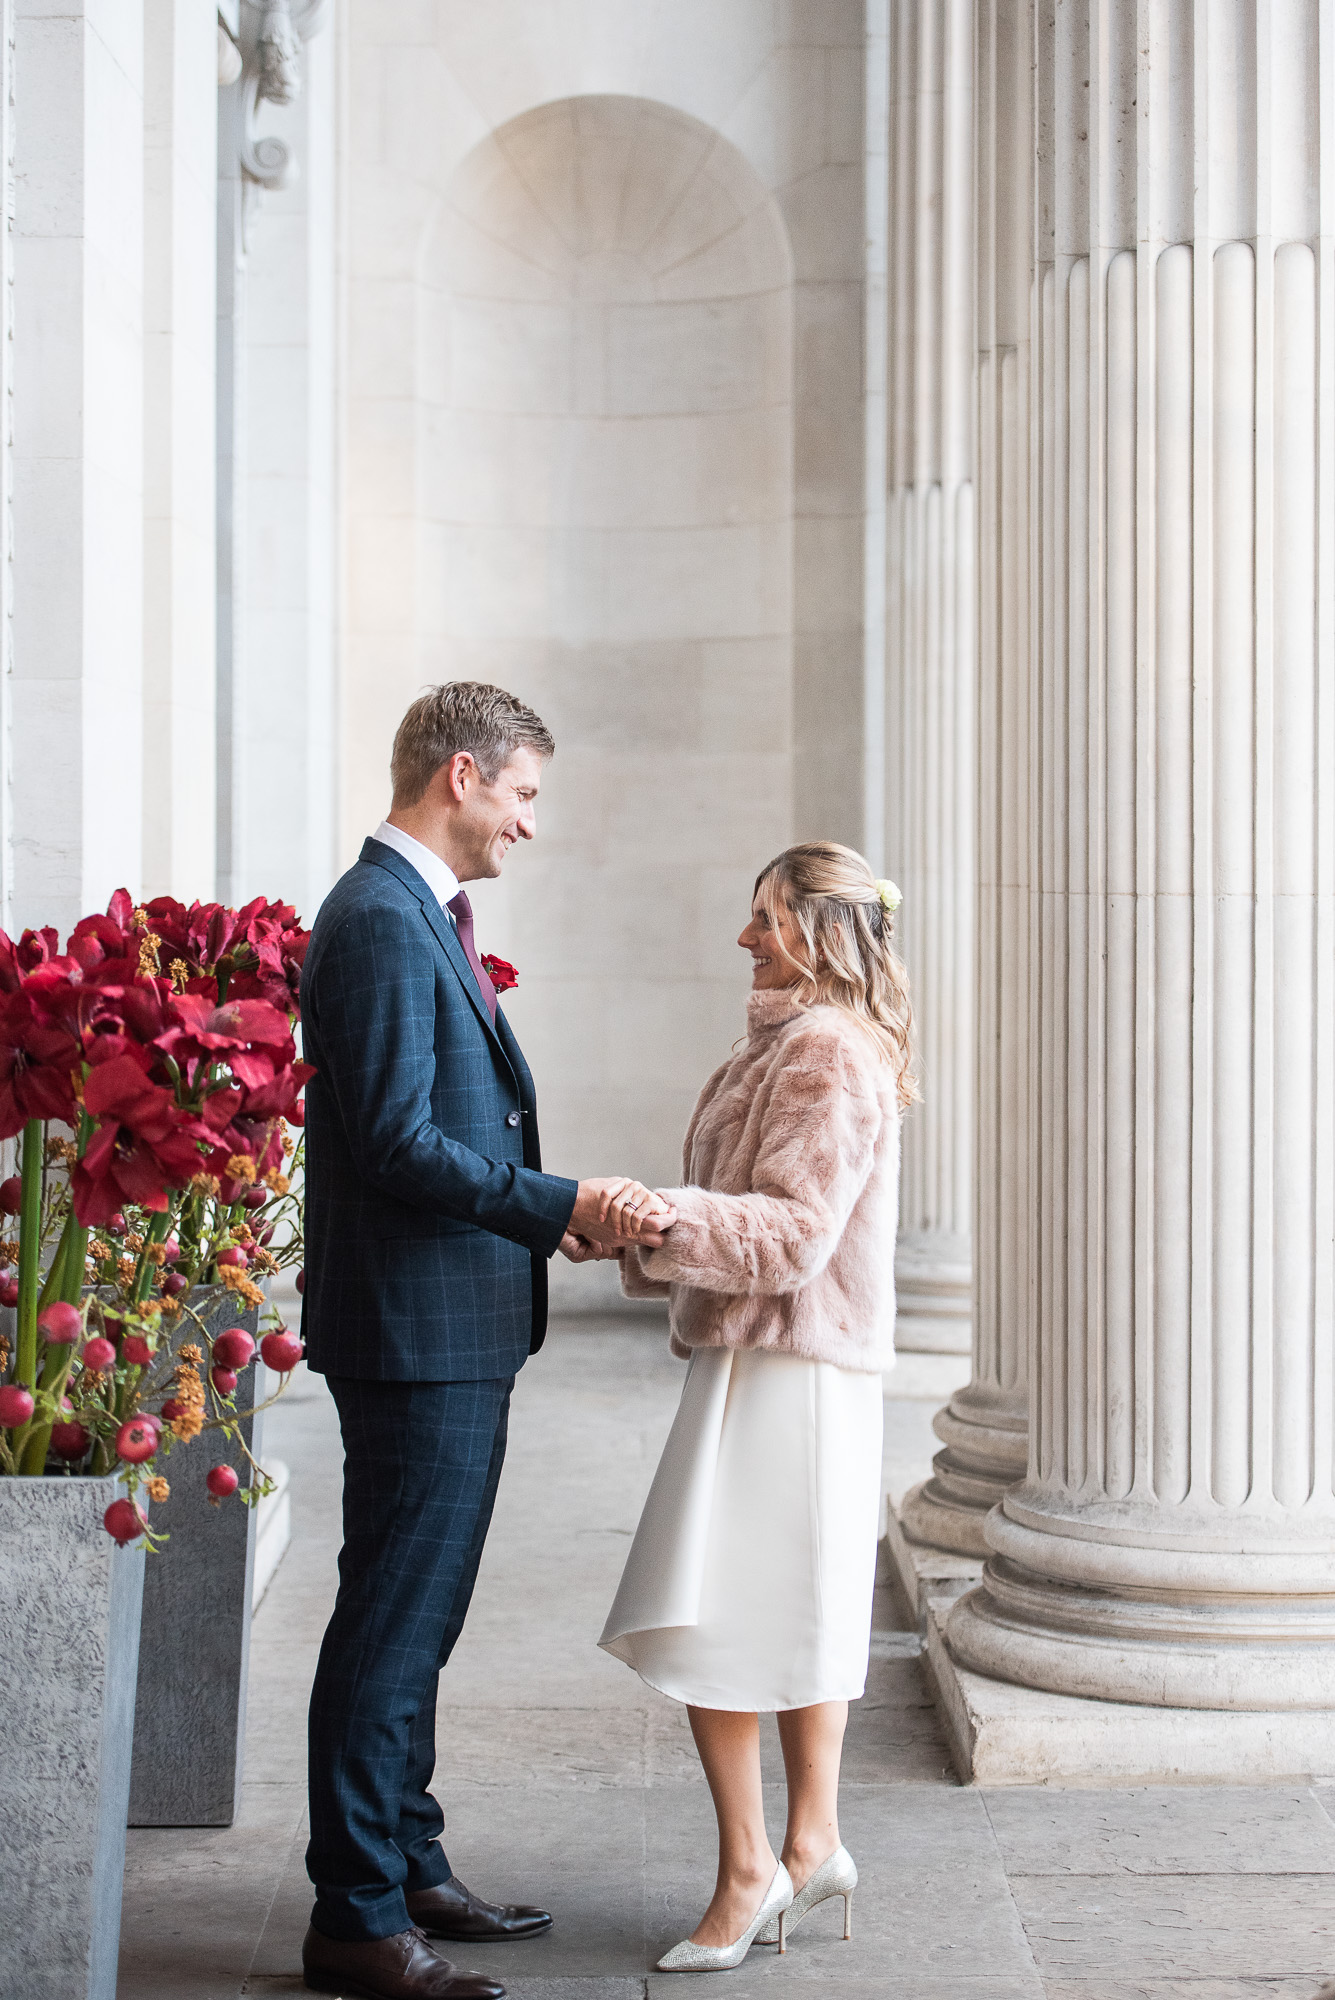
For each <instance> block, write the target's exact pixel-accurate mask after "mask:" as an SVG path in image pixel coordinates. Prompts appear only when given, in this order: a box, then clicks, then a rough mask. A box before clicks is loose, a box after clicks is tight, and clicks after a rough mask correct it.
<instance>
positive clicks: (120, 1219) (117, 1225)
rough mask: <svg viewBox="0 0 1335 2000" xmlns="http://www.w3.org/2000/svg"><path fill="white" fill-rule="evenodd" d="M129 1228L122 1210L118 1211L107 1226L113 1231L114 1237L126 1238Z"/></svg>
mask: <svg viewBox="0 0 1335 2000" xmlns="http://www.w3.org/2000/svg"><path fill="white" fill-rule="evenodd" d="M127 1227H128V1225H127V1223H126V1220H125V1217H124V1216H123V1215H122V1214H121V1212H120V1210H119V1209H117V1210H116V1213H115V1214H114V1215H113V1216H112V1218H111V1220H110V1222H109V1223H108V1224H107V1228H108V1229H109V1230H110V1231H111V1233H112V1234H113V1235H114V1236H124V1234H125V1231H126V1228H127Z"/></svg>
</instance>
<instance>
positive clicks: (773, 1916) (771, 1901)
mask: <svg viewBox="0 0 1335 2000" xmlns="http://www.w3.org/2000/svg"><path fill="white" fill-rule="evenodd" d="M792 1900H793V1885H792V1882H791V1881H790V1879H789V1876H788V1870H787V1869H786V1868H785V1867H784V1865H783V1863H782V1861H781V1862H780V1863H779V1865H778V1867H777V1868H776V1869H775V1871H774V1880H773V1881H772V1882H771V1883H770V1885H769V1887H768V1889H766V1891H765V1897H764V1901H763V1902H762V1903H761V1905H760V1908H759V1909H758V1910H757V1911H756V1913H755V1915H754V1917H753V1918H752V1919H751V1922H750V1923H749V1924H748V1925H747V1927H746V1929H745V1930H744V1931H743V1932H742V1934H741V1936H740V1937H739V1938H738V1939H737V1941H736V1943H735V1944H719V1945H713V1944H692V1943H691V1941H690V1939H689V1938H687V1939H685V1940H684V1941H683V1942H682V1943H681V1944H674V1945H673V1947H672V1949H671V1951H665V1952H664V1953H663V1956H662V1957H661V1958H660V1959H659V1961H658V1964H657V1966H656V1967H655V1971H657V1972H732V1971H734V1970H735V1968H736V1967H737V1966H739V1965H740V1964H741V1962H742V1960H743V1959H744V1958H745V1957H746V1954H747V1952H748V1951H750V1949H751V1946H752V1945H753V1944H754V1943H755V1937H756V1932H757V1931H758V1930H761V1929H762V1928H763V1927H764V1926H765V1925H771V1926H772V1927H773V1930H774V1935H775V1937H776V1938H778V1940H779V1949H780V1951H782V1950H783V1941H784V1922H785V1919H786V1918H787V1915H788V1905H789V1904H790V1903H791V1902H792Z"/></svg>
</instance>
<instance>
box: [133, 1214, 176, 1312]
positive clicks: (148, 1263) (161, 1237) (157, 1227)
mask: <svg viewBox="0 0 1335 2000" xmlns="http://www.w3.org/2000/svg"><path fill="white" fill-rule="evenodd" d="M171 1227H172V1212H171V1204H170V1203H168V1205H167V1207H166V1208H164V1209H163V1211H162V1213H161V1214H160V1215H155V1216H154V1217H153V1220H152V1222H151V1223H150V1224H149V1228H148V1235H147V1236H146V1237H145V1238H144V1247H143V1249H142V1250H141V1251H140V1252H139V1262H138V1265H137V1266H136V1268H135V1274H134V1288H133V1290H132V1291H131V1293H130V1302H131V1304H132V1305H136V1306H138V1305H142V1304H143V1302H144V1300H145V1299H146V1298H147V1297H148V1294H149V1290H150V1288H151V1286H152V1283H153V1273H154V1272H155V1271H156V1270H157V1268H158V1267H157V1265H156V1264H155V1263H154V1262H153V1260H152V1258H151V1257H149V1255H148V1254H147V1253H148V1250H149V1248H150V1246H151V1245H153V1244H155V1243H165V1242H166V1241H167V1238H168V1237H169V1236H170V1235H171Z"/></svg>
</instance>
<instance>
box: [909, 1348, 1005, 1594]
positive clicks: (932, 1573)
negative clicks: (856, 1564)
mask: <svg viewBox="0 0 1335 2000" xmlns="http://www.w3.org/2000/svg"><path fill="white" fill-rule="evenodd" d="M897 1372H898V1371H896V1373H897ZM896 1386H898V1385H897V1384H896ZM885 1515H886V1519H885V1546H886V1553H887V1555H888V1556H889V1558H890V1563H891V1568H892V1572H893V1575H894V1579H895V1583H896V1584H897V1585H898V1588H899V1591H900V1593H901V1595H902V1597H903V1599H904V1602H905V1604H907V1606H908V1608H909V1612H910V1614H911V1615H912V1616H913V1617H914V1618H915V1619H916V1620H917V1624H918V1629H919V1631H920V1632H925V1631H926V1630H927V1607H928V1605H929V1604H930V1603H931V1602H932V1600H933V1599H936V1600H937V1601H938V1602H940V1601H945V1602H947V1603H953V1602H954V1600H955V1599H956V1598H957V1597H963V1595H964V1593H965V1591H966V1590H972V1589H973V1587H974V1585H975V1584H976V1583H977V1582H978V1581H979V1579H980V1577H981V1576H982V1574H983V1562H982V1558H981V1556H957V1555H952V1554H951V1552H950V1550H949V1549H932V1548H927V1547H925V1546H924V1545H923V1543H921V1542H913V1541H910V1540H909V1538H908V1536H907V1535H906V1534H905V1533H904V1529H903V1526H902V1525H901V1523H900V1518H899V1509H898V1507H897V1506H896V1505H895V1503H894V1501H893V1500H891V1501H890V1502H889V1504H888V1505H887V1507H886V1510H885Z"/></svg>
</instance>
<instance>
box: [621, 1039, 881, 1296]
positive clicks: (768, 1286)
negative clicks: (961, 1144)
mask: <svg viewBox="0 0 1335 2000" xmlns="http://www.w3.org/2000/svg"><path fill="white" fill-rule="evenodd" d="M771 1039H772V1040H774V1041H778V1042H781V1045H782V1046H781V1052H780V1050H779V1049H777V1048H776V1049H775V1051H774V1053H775V1056H776V1057H778V1058H779V1059H778V1060H777V1061H772V1062H770V1063H767V1064H765V1065H764V1066H763V1068H762V1070H761V1073H760V1074H758V1075H756V1074H754V1073H753V1074H751V1075H749V1076H747V1077H746V1079H745V1086H746V1088H747V1090H750V1091H752V1092H753V1094H752V1096H751V1098H750V1102H749V1103H743V1104H739V1105H738V1107H737V1108H736V1110H737V1113H738V1114H740V1116H738V1115H734V1114H733V1113H732V1112H730V1108H729V1105H728V1102H727V1097H728V1080H729V1076H730V1070H727V1069H725V1070H724V1071H723V1072H721V1073H720V1077H719V1078H711V1084H712V1085H714V1086H715V1089H714V1092H713V1095H712V1098H710V1097H709V1096H708V1094H707V1096H706V1098H702V1100H701V1104H700V1106H699V1107H698V1108H697V1112H696V1117H695V1119H694V1121H693V1124H692V1133H691V1134H689V1135H688V1156H687V1172H688V1174H689V1175H690V1176H691V1178H692V1179H694V1180H697V1181H698V1180H702V1179H707V1180H708V1181H709V1183H710V1185H709V1186H707V1187H702V1186H699V1185H693V1186H691V1185H688V1186H684V1187H680V1188H664V1189H662V1190H661V1192H662V1193H663V1194H664V1196H665V1197H666V1199H667V1200H668V1201H670V1202H671V1203H672V1204H673V1206H674V1207H675V1208H676V1210H677V1220H676V1223H675V1224H674V1225H673V1227H672V1229H671V1230H670V1231H669V1233H668V1236H667V1239H666V1241H665V1243H664V1245H663V1247H662V1249H661V1250H651V1251H639V1250H637V1251H636V1252H635V1253H634V1260H633V1261H634V1265H635V1272H636V1281H637V1284H636V1288H637V1289H638V1281H643V1280H650V1281H653V1282H654V1283H655V1288H656V1287H657V1286H658V1285H662V1284H665V1283H666V1284H677V1285H689V1286H693V1287H698V1288H700V1289H702V1290H705V1291H708V1292H714V1293H724V1294H732V1295H742V1296H747V1295H750V1296H757V1295H759V1296H776V1295H781V1294H783V1293H786V1292H795V1291H798V1290H799V1289H800V1288H801V1287H803V1286H805V1285H808V1284H809V1283H810V1282H811V1280H812V1279H813V1278H814V1277H815V1276H817V1274H818V1273H819V1272H821V1271H822V1270H823V1269H824V1268H825V1266H826V1264H827V1263H828V1262H829V1260H830V1257H831V1255H832V1254H833V1252H834V1249H835V1247H836V1245H837V1244H838V1243H839V1241H840V1238H841V1237H842V1236H843V1233H844V1230H845V1228H846V1226H847V1224H848V1220H849V1217H850V1215H851V1214H852V1212H853V1208H854V1206H855V1204H856V1203H857V1201H858V1198H859V1196H860V1195H861V1193H862V1190H863V1188H864V1187H865V1186H866V1184H867V1181H868V1178H869V1176H870V1174H871V1171H872V1165H873V1161H874V1158H875V1153H876V1145H877V1141H878V1138H879V1137H880V1133H881V1127H882V1124H883V1122H884V1118H885V1115H886V1112H885V1105H884V1102H883V1099H882V1094H881V1092H880V1091H879V1090H878V1089H877V1085H876V1078H875V1074H874V1071H875V1067H876V1065H875V1060H874V1057H870V1052H867V1053H864V1052H863V1051H862V1050H861V1049H860V1048H857V1047H855V1046H854V1045H853V1043H852V1040H851V1038H850V1036H849V1034H848V1033H847V1032H840V1031H838V1030H833V1029H831V1028H830V1026H829V1025H828V1024H827V1023H826V1022H822V1021H820V1020H819V1019H817V1018H811V1017H808V1018H807V1019H799V1020H798V1021H795V1022H794V1023H793V1024H792V1025H791V1027H790V1028H789V1030H788V1031H787V1032H786V1033H783V1034H782V1035H781V1036H778V1037H772V1038H771ZM869 1057H870V1059H869ZM738 1080H739V1082H740V1081H741V1079H740V1078H739V1079H738ZM702 1151H703V1152H704V1154H705V1155H706V1157H704V1158H701V1157H699V1155H700V1154H701V1152H702ZM710 1155H712V1157H709V1156H710ZM702 1169H703V1171H702ZM720 1183H721V1185H720ZM733 1189H735V1190H736V1191H735V1192H734V1191H732V1190H733ZM631 1263H632V1258H631V1257H630V1256H628V1257H627V1259H626V1264H627V1275H628V1276H629V1267H630V1266H631ZM627 1289H628V1290H629V1289H630V1286H629V1285H628V1286H627ZM641 1296H643V1294H641Z"/></svg>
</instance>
